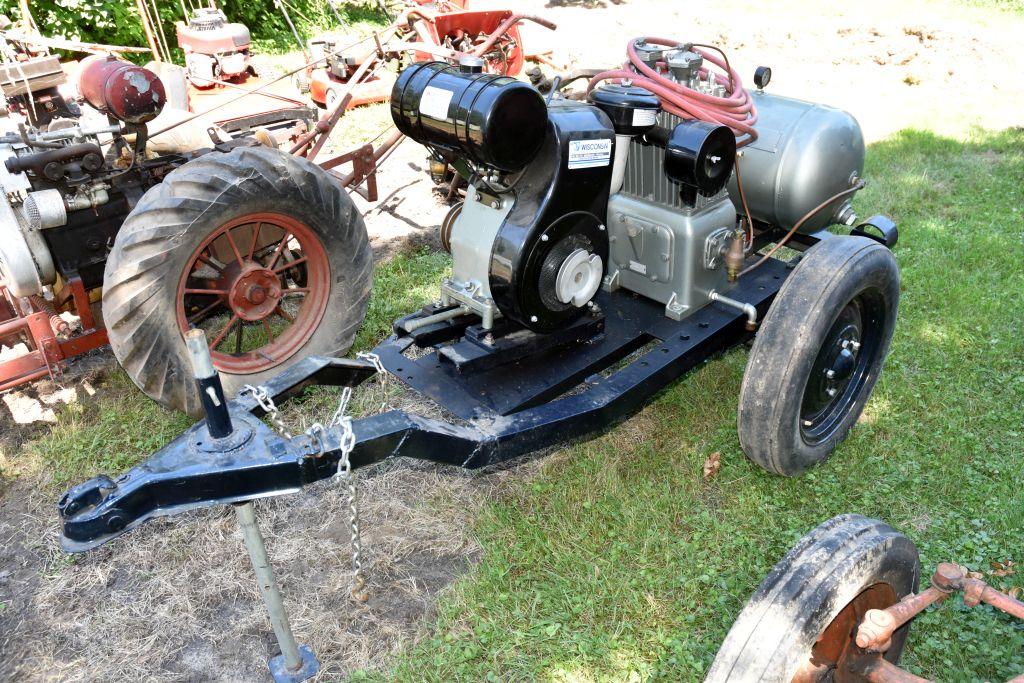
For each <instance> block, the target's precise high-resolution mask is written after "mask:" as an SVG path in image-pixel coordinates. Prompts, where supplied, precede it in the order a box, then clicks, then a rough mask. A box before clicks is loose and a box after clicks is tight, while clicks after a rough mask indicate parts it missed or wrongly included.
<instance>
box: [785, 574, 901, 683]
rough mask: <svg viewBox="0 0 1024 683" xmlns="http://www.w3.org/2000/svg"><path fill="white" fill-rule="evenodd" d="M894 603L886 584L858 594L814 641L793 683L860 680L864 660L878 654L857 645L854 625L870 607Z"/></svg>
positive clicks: (876, 656) (875, 607) (893, 593)
mask: <svg viewBox="0 0 1024 683" xmlns="http://www.w3.org/2000/svg"><path fill="white" fill-rule="evenodd" d="M897 602H899V600H897V599H896V592H895V590H893V587H892V586H890V585H889V584H887V583H876V584H873V585H871V586H868V587H867V588H865V589H864V590H863V591H861V592H860V593H858V594H857V596H856V597H854V599H853V600H851V601H850V602H848V603H846V605H845V606H843V607H842V609H840V610H839V614H837V615H836V616H835V618H833V619H832V622H831V623H830V624H829V625H828V626H826V627H825V630H824V631H822V632H821V634H820V635H819V636H818V638H817V639H816V640H815V642H814V645H812V646H811V649H810V652H809V653H808V655H807V658H806V660H805V661H803V662H802V663H801V665H800V668H799V669H797V671H796V673H795V674H794V675H793V678H792V679H791V680H792V683H819V682H820V683H846V682H850V683H852V682H853V681H863V680H864V677H863V676H862V675H861V673H860V671H861V667H862V666H863V664H864V660H865V659H869V658H880V657H881V655H871V654H868V653H865V652H864V651H863V650H861V649H860V648H858V647H857V644H856V642H855V640H856V635H857V627H858V626H859V625H860V623H861V622H862V621H863V620H864V615H865V614H867V611H868V610H869V609H885V608H887V607H891V606H892V605H895V604H896V603H897Z"/></svg>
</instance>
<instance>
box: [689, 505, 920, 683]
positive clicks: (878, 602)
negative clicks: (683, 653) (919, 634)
mask: <svg viewBox="0 0 1024 683" xmlns="http://www.w3.org/2000/svg"><path fill="white" fill-rule="evenodd" d="M920 571H921V567H920V561H919V559H918V554H917V548H915V547H914V544H913V543H912V542H911V541H910V539H908V538H907V537H906V536H904V535H902V534H900V533H899V532H897V531H896V530H895V529H893V528H892V527H890V526H888V525H887V524H885V523H883V522H880V521H878V520H874V519H868V518H866V517H862V516H860V515H840V516H838V517H835V518H833V519H830V520H829V521H827V522H825V523H824V524H822V525H820V526H819V527H817V528H816V529H814V530H813V531H811V532H810V533H809V534H807V535H806V536H804V537H803V538H802V539H800V540H799V541H798V542H797V544H796V546H794V548H793V549H792V550H790V551H789V553H787V554H786V556H785V557H784V558H782V560H780V561H779V563H778V564H776V565H775V567H774V568H772V571H771V572H770V573H769V574H768V576H767V578H765V580H764V581H763V582H762V583H761V585H760V586H759V587H758V588H757V590H756V591H755V592H754V594H753V595H752V596H751V598H750V600H749V601H748V602H747V604H746V606H745V607H744V608H743V611H742V612H740V615H739V617H737V619H736V621H735V622H733V625H732V628H731V629H730V630H729V634H728V635H727V636H726V638H725V642H723V643H722V647H721V648H720V649H719V650H718V654H717V655H716V656H715V661H714V662H713V663H712V665H711V670H710V671H708V675H707V678H706V682H705V683H721V682H723V681H735V682H746V681H792V682H793V683H808V682H810V681H835V682H836V683H841V682H844V681H863V680H865V679H864V677H863V674H862V673H861V672H862V671H863V668H862V667H863V666H864V665H865V664H866V663H868V661H869V660H870V659H872V658H875V659H879V658H881V657H882V656H883V655H872V654H868V653H865V652H864V651H863V650H860V649H859V648H858V647H857V646H856V643H855V642H854V638H855V635H856V632H857V626H858V625H859V624H860V622H861V620H862V619H863V617H864V614H865V613H866V612H867V611H868V610H869V609H884V608H886V607H889V606H890V605H893V604H895V603H896V602H898V601H899V600H902V599H903V598H904V597H906V596H907V595H909V594H911V593H913V592H914V591H916V590H917V582H918V578H919V575H920ZM909 628H910V625H909V624H907V625H905V626H903V627H902V628H900V629H898V630H897V631H896V632H895V633H894V634H893V637H892V644H891V646H890V647H889V648H888V649H887V650H886V652H885V653H884V658H885V660H886V661H888V662H890V663H892V664H895V663H896V662H898V661H899V658H900V655H901V654H902V653H903V646H904V644H905V643H906V639H907V633H908V631H909Z"/></svg>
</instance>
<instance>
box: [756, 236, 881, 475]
mask: <svg viewBox="0 0 1024 683" xmlns="http://www.w3.org/2000/svg"><path fill="white" fill-rule="evenodd" d="M899 296H900V275H899V269H898V268H897V266H896V259H895V258H894V257H893V255H892V252H891V251H889V249H887V248H886V247H885V246H883V245H881V244H879V243H878V242H875V241H874V240H872V239H869V238H867V237H850V236H833V237H829V238H827V239H824V240H822V241H821V242H819V243H818V244H816V245H815V246H813V247H812V248H811V249H809V250H808V251H807V252H806V253H805V254H804V255H803V258H802V259H801V261H800V263H799V264H798V265H797V267H796V268H795V269H794V270H793V272H792V273H791V274H790V275H789V277H788V278H787V279H786V282H785V283H784V284H783V286H782V288H781V290H780V291H779V293H778V295H777V296H776V297H775V301H774V302H772V306H771V308H770V309H769V310H768V314H767V315H766V316H765V318H764V321H763V322H762V324H761V329H760V330H759V331H758V334H757V337H756V338H755V340H754V345H753V347H752V348H751V350H750V357H749V358H748V360H747V368H746V372H745V373H744V375H743V385H742V388H741V390H740V399H739V410H738V419H737V423H738V425H737V428H738V431H739V438H740V445H741V446H742V447H743V451H744V452H745V453H746V454H747V457H749V458H750V459H751V460H752V461H753V462H755V463H756V464H758V465H760V466H761V467H763V468H764V469H766V470H768V471H769V472H774V473H775V474H781V475H784V476H795V475H797V474H800V473H801V472H803V471H804V470H806V469H807V468H808V467H811V466H812V465H815V464H817V463H820V462H822V461H824V460H825V459H826V458H828V457H829V456H830V455H831V454H832V452H833V451H834V450H835V448H836V446H838V445H839V443H840V442H841V441H842V440H843V439H845V438H846V436H847V434H848V433H849V431H850V429H851V428H852V427H853V425H854V424H856V422H857V419H858V418H859V417H860V414H861V412H862V411H863V410H864V405H865V404H866V403H867V400H868V397H869V396H870V395H871V391H872V389H874V386H875V383H876V382H877V381H878V376H879V374H880V373H881V370H882V365H883V363H884V362H885V356H886V354H887V353H888V351H889V344H890V342H891V341H892V335H893V330H894V328H895V326H896V311H897V307H898V304H899Z"/></svg>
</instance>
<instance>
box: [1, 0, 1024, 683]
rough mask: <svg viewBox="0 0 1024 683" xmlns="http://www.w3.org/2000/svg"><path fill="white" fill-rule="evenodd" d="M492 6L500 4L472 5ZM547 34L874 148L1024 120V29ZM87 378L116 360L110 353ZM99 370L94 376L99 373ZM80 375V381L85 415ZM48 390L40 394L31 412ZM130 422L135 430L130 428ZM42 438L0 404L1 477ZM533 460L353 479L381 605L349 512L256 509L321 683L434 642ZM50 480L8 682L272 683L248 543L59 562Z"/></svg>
mask: <svg viewBox="0 0 1024 683" xmlns="http://www.w3.org/2000/svg"><path fill="white" fill-rule="evenodd" d="M477 4H478V5H480V4H489V5H494V6H499V5H501V3H497V2H488V3H477ZM515 9H517V10H518V11H521V12H532V13H536V14H542V15H544V16H546V17H548V18H550V19H552V20H553V21H555V22H556V23H558V25H559V30H558V31H557V32H556V33H548V32H546V31H544V30H543V29H539V28H536V27H529V28H527V29H526V30H525V36H524V42H525V43H526V44H527V46H528V47H529V48H530V49H531V50H533V49H538V48H540V47H541V46H543V47H550V48H551V49H552V50H553V55H554V58H555V59H556V60H561V61H564V62H566V63H567V65H569V66H579V67H585V66H605V65H610V64H613V63H616V62H619V61H621V59H622V55H623V46H624V45H625V42H626V40H628V39H629V38H630V37H634V36H638V35H642V34H645V33H649V32H656V33H659V34H668V35H662V36H661V37H667V38H678V39H680V40H693V41H696V42H711V43H717V44H719V45H721V46H723V47H724V48H726V49H727V50H728V51H729V54H730V59H731V61H732V62H733V63H734V64H735V65H736V67H737V69H738V71H739V73H740V75H741V76H742V77H744V78H745V79H747V78H749V76H750V74H752V73H753V69H754V67H755V66H757V65H759V64H767V65H769V66H771V67H772V68H773V72H774V80H773V81H772V84H771V85H770V86H769V90H771V91H772V92H775V93H779V94H786V95H792V96H795V97H800V98H805V99H813V100H816V101H821V102H825V103H829V104H832V105H835V106H838V107H842V108H844V109H847V110H849V111H851V112H853V113H854V114H855V115H856V116H857V118H858V119H859V120H860V122H861V124H862V126H863V128H864V131H865V135H866V137H867V139H868V141H869V142H871V141H875V140H879V139H882V138H884V137H886V136H887V135H889V134H891V133H893V132H894V131H897V130H900V129H902V128H906V127H920V128H929V129H932V130H935V131H937V132H939V133H947V134H960V135H962V134H963V133H964V131H966V130H969V128H970V127H971V126H978V127H982V128H989V129H1000V128H1005V127H1007V126H1019V125H1021V124H1022V123H1024V116H1022V115H1021V114H1020V112H1021V111H1024V88H1020V87H1018V81H1019V78H1020V74H1022V73H1024V51H1022V50H1021V49H1020V45H1019V36H1020V35H1021V31H1022V29H1024V20H1022V19H1021V18H1020V17H1018V16H1012V15H1011V16H1007V15H996V14H993V13H991V12H985V11H982V10H974V9H957V8H955V7H953V6H952V5H932V4H925V3H919V2H900V3H894V2H876V1H873V0H867V1H862V2H859V3H855V4H852V5H851V4H849V3H842V4H840V3H819V2H814V3H812V2H798V3H788V4H787V5H786V6H785V7H782V6H781V5H778V4H774V3H773V4H769V3H752V2H749V0H746V1H743V2H730V1H726V2H716V3H713V4H697V3H693V2H642V1H641V0H631V1H627V2H622V3H615V4H611V3H609V4H604V3H601V2H599V1H596V0H595V1H594V2H590V1H586V2H577V1H576V0H554V2H553V4H552V5H547V4H545V3H544V2H543V0H520V2H518V3H516V4H515ZM424 157H425V155H424V152H423V150H422V149H421V148H419V147H417V146H416V145H415V144H413V143H409V142H406V143H405V144H403V145H402V146H401V147H400V148H399V150H398V151H397V152H396V154H395V155H394V157H393V158H392V160H391V161H390V162H389V163H388V165H387V166H386V167H385V168H384V170H383V171H382V172H381V174H380V180H379V182H380V188H381V197H382V198H381V200H380V201H378V202H375V203H372V204H371V203H367V202H363V201H362V200H359V205H360V208H361V209H362V210H363V211H364V214H365V216H366V222H367V225H368V228H369V230H370V232H371V235H372V236H373V241H374V247H375V249H376V250H377V254H378V257H382V256H384V255H386V254H389V253H393V252H394V251H396V250H404V249H408V248H410V247H412V248H418V247H420V246H424V245H425V246H427V247H434V246H435V245H436V232H437V227H438V225H439V224H440V221H441V218H442V217H443V216H444V213H445V210H446V209H445V206H444V204H443V202H440V201H438V199H437V198H436V197H435V196H434V195H433V194H432V192H431V183H430V181H429V179H427V178H426V176H425V173H424ZM89 362H90V363H97V364H98V365H99V366H100V367H102V366H103V364H104V363H110V362H111V359H110V355H109V352H100V353H98V354H96V355H94V356H93V360H90V361H89ZM88 367H90V368H91V367H92V366H91V365H90V366H88ZM90 376H91V375H90V374H89V372H85V371H83V372H80V373H79V374H77V375H73V376H71V377H69V378H68V379H67V380H66V382H65V385H66V386H67V385H71V386H73V387H75V388H76V389H77V390H78V391H77V395H78V400H95V396H92V397H90V396H89V395H88V392H85V391H83V390H82V389H83V387H84V385H83V382H84V381H86V380H88V379H89V377H90ZM54 389H55V388H54V387H52V386H49V385H48V384H47V383H45V382H44V383H40V384H38V385H36V386H35V387H30V388H29V389H27V390H26V391H25V392H24V394H25V396H26V397H27V398H29V399H33V398H39V397H41V396H42V395H44V394H50V393H52V392H53V390H54ZM128 419H130V416H128ZM46 429H47V426H46V425H45V424H39V423H36V424H33V425H27V426H26V425H17V424H15V422H14V416H13V415H12V413H11V412H10V410H9V408H8V407H7V405H6V404H4V405H0V465H2V464H3V463H4V461H5V459H6V460H10V459H12V458H13V457H14V456H15V455H16V454H17V452H18V450H19V449H20V448H22V447H23V443H24V442H25V441H26V440H28V439H31V438H36V437H37V436H38V435H39V434H41V433H45V430H46ZM536 467H537V460H533V461H528V462H527V463H525V464H523V463H520V464H519V465H518V466H515V467H512V468H509V469H507V470H504V471H501V472H497V473H485V474H482V475H481V474H476V475H471V474H467V473H464V472H461V471H458V470H455V469H452V468H437V467H433V466H429V465H424V464H413V463H407V462H400V463H393V464H390V465H388V466H382V467H379V468H375V469H374V470H372V471H369V472H363V473H361V500H362V501H363V508H364V509H363V518H362V519H363V528H364V539H363V540H364V547H365V548H366V549H367V550H366V556H367V559H366V568H367V574H368V576H369V581H370V584H369V587H370V590H369V592H370V594H371V599H370V601H369V602H368V603H366V604H365V605H361V606H355V605H354V604H353V603H352V602H351V600H349V598H348V591H347V585H348V581H349V578H350V576H351V567H350V555H349V547H348V543H349V538H348V533H347V530H346V529H347V527H346V524H345V513H344V499H343V497H342V495H341V492H340V491H339V490H338V489H337V488H335V487H333V486H331V485H328V484H321V485H318V486H315V487H312V488H311V489H310V490H308V491H304V492H303V493H301V494H297V495H294V496H289V497H287V498H285V499H281V500H275V501H263V502H260V503H259V504H258V505H257V508H258V511H259V514H260V520H261V524H262V527H263V530H264V533H265V534H266V536H267V541H268V545H269V547H270V553H271V557H272V560H273V562H274V566H275V568H276V570H277V571H278V573H279V576H280V578H281V581H282V584H283V590H284V594H285V596H286V600H287V603H288V606H289V609H290V610H291V616H292V619H293V624H294V628H295V631H296V633H297V634H298V637H299V639H300V640H301V641H303V642H306V643H309V644H310V645H312V646H313V648H314V650H315V651H316V652H317V654H318V655H319V657H320V660H321V662H322V663H323V665H324V669H323V673H322V674H321V676H320V679H321V680H337V679H338V678H340V677H342V676H343V674H344V673H345V672H350V671H352V670H353V669H355V668H358V667H366V666H371V667H386V666H387V664H388V662H389V661H391V659H392V658H393V656H394V653H395V652H396V651H397V650H398V649H400V648H402V647H403V646H405V645H407V644H408V643H410V642H411V641H413V640H414V639H415V638H417V636H418V635H420V634H421V633H423V632H424V629H427V628H429V625H430V622H431V614H432V610H433V606H434V604H435V600H436V597H437V594H438V592H439V591H441V590H443V589H444V588H445V587H446V586H448V585H449V584H450V583H451V582H452V581H453V580H454V579H455V578H457V577H458V576H460V575H461V574H463V573H464V572H465V571H466V570H467V568H468V567H470V566H471V565H472V563H473V561H474V558H475V556H476V553H477V552H478V548H477V546H476V544H475V542H474V540H473V536H472V532H471V522H472V519H473V516H474V511H475V510H476V509H477V508H478V506H479V505H480V503H481V501H483V500H485V499H487V498H488V497H491V496H496V495H501V492H502V489H503V487H504V486H506V482H507V481H509V478H510V477H515V478H517V479H521V478H523V477H527V476H530V474H531V473H532V472H533V471H534V470H535V468H536ZM44 482H45V475H42V474H39V475H25V476H22V477H20V478H17V479H14V480H11V481H8V482H7V484H6V488H3V487H4V484H3V483H0V680H31V681H35V680H61V681H93V680H96V681H99V680H104V681H106V680H125V679H130V680H140V681H146V680H161V681H164V680H173V681H255V680H269V678H268V676H267V672H266V668H265V661H266V659H267V658H268V657H269V656H271V655H273V654H275V653H276V645H275V643H274V641H273V636H272V633H271V631H270V628H269V623H268V621H267V619H266V617H265V614H264V612H263V611H262V605H261V603H260V601H259V596H258V594H257V590H256V585H255V582H254V581H253V577H252V571H251V568H250V567H249V565H248V560H247V558H246V556H245V554H244V552H243V551H242V545H241V535H240V532H239V530H238V527H237V524H236V523H235V520H234V517H233V515H232V514H231V512H230V510H223V509H215V510H210V511H206V512H203V513H201V514H190V515H184V516H181V517H178V518H174V519H171V520H164V521H159V522H154V523H150V524H149V525H147V526H145V527H144V528H142V529H140V530H139V531H137V532H134V533H131V534H128V535H127V536H126V537H124V538H123V539H121V540H119V541H118V542H116V543H113V544H110V545H109V546H106V547H104V548H102V549H99V550H97V551H95V552H92V553H90V554H87V555H84V556H77V557H74V558H70V557H68V556H67V555H65V554H64V553H63V552H62V551H61V550H60V549H59V547H58V545H57V542H56V538H57V524H56V514H55V512H54V510H53V504H54V498H55V495H54V493H53V491H52V490H51V489H48V488H45V486H44V485H43V483H44Z"/></svg>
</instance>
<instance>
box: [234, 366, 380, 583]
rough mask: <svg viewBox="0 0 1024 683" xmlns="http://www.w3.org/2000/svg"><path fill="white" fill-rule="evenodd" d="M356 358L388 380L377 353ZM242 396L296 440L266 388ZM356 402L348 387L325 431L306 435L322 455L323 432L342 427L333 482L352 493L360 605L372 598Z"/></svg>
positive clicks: (350, 506)
mask: <svg viewBox="0 0 1024 683" xmlns="http://www.w3.org/2000/svg"><path fill="white" fill-rule="evenodd" d="M356 358H358V359H359V360H365V361H369V362H370V363H372V364H373V367H374V369H375V370H376V371H377V374H378V376H379V377H380V378H381V381H382V382H383V381H386V379H387V370H385V369H384V364H383V363H381V360H380V356H378V355H377V354H375V353H364V352H359V353H357V354H356ZM242 393H243V394H244V393H250V394H252V396H253V398H254V399H256V403H258V404H259V406H260V408H262V409H263V410H264V411H265V412H266V414H267V417H268V418H269V419H270V422H271V423H272V424H273V425H274V427H275V428H277V431H279V432H280V433H281V434H282V435H283V436H284V437H285V438H288V439H290V438H292V435H291V434H290V433H289V432H288V429H287V428H286V427H285V424H284V422H283V421H282V420H281V418H280V416H279V411H278V409H277V406H276V405H275V404H274V400H273V399H272V398H271V397H270V394H269V393H268V392H267V389H266V387H263V386H259V387H254V386H252V385H251V384H247V385H245V387H244V388H243V389H242ZM351 399H352V387H345V388H344V389H343V390H342V392H341V399H340V400H339V401H338V408H337V409H336V410H335V411H334V414H333V415H332V416H331V421H330V422H329V423H328V425H327V427H326V428H325V427H324V426H323V425H322V424H320V423H319V422H316V423H314V424H312V425H311V426H310V427H309V429H307V430H306V434H307V435H308V436H310V437H312V438H313V439H314V440H315V441H316V443H317V446H318V448H320V450H321V452H322V451H323V433H324V432H325V431H326V430H327V429H329V428H333V427H338V428H340V430H341V439H340V441H339V444H338V451H339V453H340V455H339V457H338V469H337V471H336V472H335V473H334V476H333V479H335V480H337V481H338V482H339V483H340V484H342V485H343V486H345V488H346V490H347V493H348V512H349V520H348V521H349V530H350V531H351V537H352V588H351V589H350V593H351V594H352V597H353V598H355V599H356V600H358V601H359V602H366V601H367V600H369V599H370V596H369V595H368V594H367V592H366V590H365V588H366V579H365V578H364V577H363V541H362V535H361V534H360V531H359V492H358V489H357V487H356V477H355V474H354V473H353V471H352V460H351V459H350V457H349V456H350V455H351V454H352V449H353V448H355V445H356V435H355V432H354V431H352V418H351V417H349V416H348V415H346V414H345V413H346V412H347V410H348V404H349V401H351Z"/></svg>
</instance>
